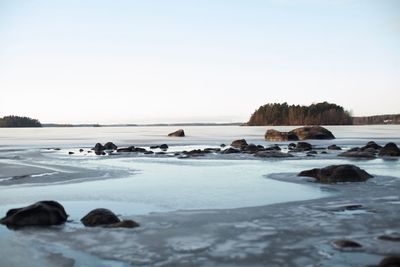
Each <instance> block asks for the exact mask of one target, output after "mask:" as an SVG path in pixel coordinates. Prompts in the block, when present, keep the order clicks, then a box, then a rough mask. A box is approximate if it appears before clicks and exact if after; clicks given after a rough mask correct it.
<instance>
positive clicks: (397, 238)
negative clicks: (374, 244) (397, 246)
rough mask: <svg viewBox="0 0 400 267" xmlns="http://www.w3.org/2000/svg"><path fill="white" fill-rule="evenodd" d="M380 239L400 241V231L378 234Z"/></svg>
mask: <svg viewBox="0 0 400 267" xmlns="http://www.w3.org/2000/svg"><path fill="white" fill-rule="evenodd" d="M378 239H380V240H385V241H393V242H400V233H391V234H385V235H381V236H378Z"/></svg>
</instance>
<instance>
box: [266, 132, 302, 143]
mask: <svg viewBox="0 0 400 267" xmlns="http://www.w3.org/2000/svg"><path fill="white" fill-rule="evenodd" d="M265 140H267V141H271V142H286V141H297V140H299V138H298V137H297V135H296V134H294V133H292V132H280V131H277V130H274V129H269V130H267V132H266V133H265Z"/></svg>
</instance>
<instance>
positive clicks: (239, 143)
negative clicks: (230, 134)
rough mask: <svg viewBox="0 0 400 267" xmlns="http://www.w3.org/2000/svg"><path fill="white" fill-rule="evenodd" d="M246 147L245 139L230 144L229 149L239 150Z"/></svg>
mask: <svg viewBox="0 0 400 267" xmlns="http://www.w3.org/2000/svg"><path fill="white" fill-rule="evenodd" d="M246 146H248V144H247V142H246V140H245V139H239V140H235V141H233V142H232V143H231V147H234V148H239V149H243V148H245V147H246Z"/></svg>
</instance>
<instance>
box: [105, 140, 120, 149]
mask: <svg viewBox="0 0 400 267" xmlns="http://www.w3.org/2000/svg"><path fill="white" fill-rule="evenodd" d="M117 148H118V147H117V146H116V145H115V144H114V143H113V142H107V143H105V145H104V150H116V149H117Z"/></svg>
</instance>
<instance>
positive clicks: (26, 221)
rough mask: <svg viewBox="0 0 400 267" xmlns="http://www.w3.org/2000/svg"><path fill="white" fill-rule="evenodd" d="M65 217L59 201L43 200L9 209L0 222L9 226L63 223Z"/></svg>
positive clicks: (65, 219)
mask: <svg viewBox="0 0 400 267" xmlns="http://www.w3.org/2000/svg"><path fill="white" fill-rule="evenodd" d="M67 217H68V215H67V213H66V212H65V210H64V207H63V206H62V205H61V204H60V203H58V202H56V201H51V200H45V201H39V202H36V203H35V204H32V205H30V206H27V207H23V208H18V209H11V210H9V211H8V212H7V214H6V216H5V217H4V218H2V219H1V220H0V223H1V224H5V225H7V226H8V227H11V228H18V227H24V226H49V225H59V224H63V223H65V222H66V221H67Z"/></svg>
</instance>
